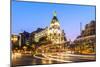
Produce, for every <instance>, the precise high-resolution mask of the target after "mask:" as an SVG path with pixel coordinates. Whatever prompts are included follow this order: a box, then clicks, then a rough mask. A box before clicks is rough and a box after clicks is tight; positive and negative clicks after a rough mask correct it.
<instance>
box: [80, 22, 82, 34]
mask: <svg viewBox="0 0 100 67" xmlns="http://www.w3.org/2000/svg"><path fill="white" fill-rule="evenodd" d="M81 32H82V23H81V22H80V34H81Z"/></svg>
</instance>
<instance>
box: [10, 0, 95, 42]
mask: <svg viewBox="0 0 100 67" xmlns="http://www.w3.org/2000/svg"><path fill="white" fill-rule="evenodd" d="M54 11H56V12H57V18H58V20H59V22H60V26H61V29H63V30H64V32H65V33H66V37H67V38H68V39H71V40H74V39H75V38H76V37H77V36H78V35H79V34H80V22H81V23H82V27H83V29H84V26H85V25H86V24H87V23H89V22H90V21H91V20H95V6H82V5H72V4H51V3H39V2H18V1H15V0H12V23H11V25H12V34H18V33H20V32H23V31H24V30H25V31H27V32H32V31H35V30H36V29H37V28H45V27H47V26H49V25H50V22H51V20H52V17H53V12H54Z"/></svg>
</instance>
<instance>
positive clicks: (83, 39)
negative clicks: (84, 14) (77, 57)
mask: <svg viewBox="0 0 100 67" xmlns="http://www.w3.org/2000/svg"><path fill="white" fill-rule="evenodd" d="M74 43H75V45H76V46H80V47H79V50H83V52H90V53H91V52H94V53H95V50H96V21H91V22H90V23H89V24H86V26H85V29H84V30H82V31H81V34H80V35H79V36H78V37H77V38H76V39H75V41H74Z"/></svg>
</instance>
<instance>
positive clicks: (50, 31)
mask: <svg viewBox="0 0 100 67" xmlns="http://www.w3.org/2000/svg"><path fill="white" fill-rule="evenodd" d="M34 37H35V38H34V40H35V41H36V42H39V40H40V38H42V37H46V40H48V41H51V42H52V44H62V43H65V42H66V38H65V33H64V30H61V28H60V23H59V21H58V18H57V16H56V12H54V16H53V18H52V20H51V23H50V26H49V27H46V28H45V29H43V30H42V31H40V32H38V33H35V36H34Z"/></svg>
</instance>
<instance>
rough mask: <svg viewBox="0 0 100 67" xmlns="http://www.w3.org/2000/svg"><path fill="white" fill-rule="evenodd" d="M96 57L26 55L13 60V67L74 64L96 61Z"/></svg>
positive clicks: (61, 54) (65, 54) (57, 54)
mask: <svg viewBox="0 0 100 67" xmlns="http://www.w3.org/2000/svg"><path fill="white" fill-rule="evenodd" d="M95 59H96V57H95V55H77V54H67V53H43V54H39V55H34V56H32V55H30V54H29V55H28V54H24V55H21V56H19V57H14V58H13V60H12V65H13V67H15V66H26V65H40V64H57V63H73V62H86V61H87V62H88V61H95Z"/></svg>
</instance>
